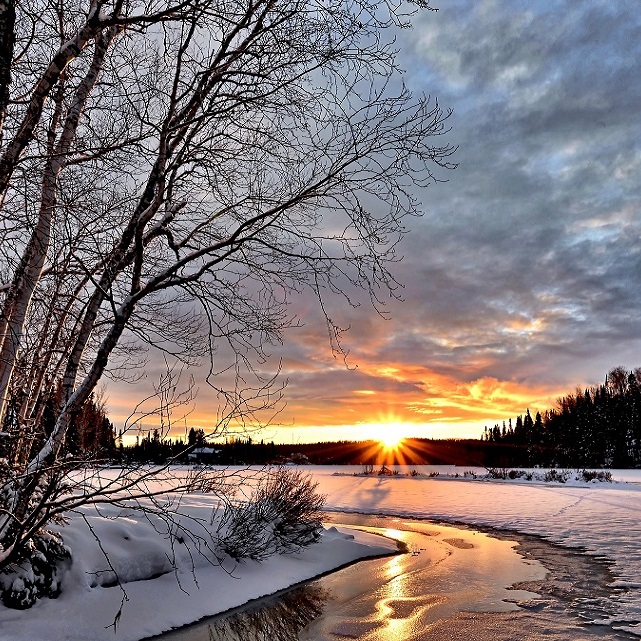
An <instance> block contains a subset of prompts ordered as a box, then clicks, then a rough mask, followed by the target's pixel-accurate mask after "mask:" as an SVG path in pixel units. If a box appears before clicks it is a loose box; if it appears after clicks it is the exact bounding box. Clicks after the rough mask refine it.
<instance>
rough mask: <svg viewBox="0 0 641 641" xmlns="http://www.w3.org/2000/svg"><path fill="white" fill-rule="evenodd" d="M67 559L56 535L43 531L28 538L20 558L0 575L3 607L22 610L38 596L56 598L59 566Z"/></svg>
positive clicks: (66, 554) (29, 605)
mask: <svg viewBox="0 0 641 641" xmlns="http://www.w3.org/2000/svg"><path fill="white" fill-rule="evenodd" d="M70 558H71V555H70V553H69V550H68V549H67V548H66V547H65V546H64V545H63V542H62V538H61V537H60V535H59V534H56V533H53V532H43V533H41V534H38V535H37V536H35V537H33V538H32V539H30V540H29V541H28V543H27V545H26V546H25V547H24V549H23V551H22V554H21V557H20V559H19V560H18V561H16V562H14V563H12V564H11V565H9V566H8V567H6V568H5V569H4V570H2V572H0V598H1V599H2V602H3V603H4V605H5V606H7V607H9V608H17V609H19V610H25V609H27V608H30V607H31V606H32V605H33V604H34V603H35V602H36V601H37V600H38V599H39V598H41V597H50V598H53V597H56V596H58V594H59V593H60V583H59V570H60V565H61V563H62V562H63V561H66V560H68V559H70Z"/></svg>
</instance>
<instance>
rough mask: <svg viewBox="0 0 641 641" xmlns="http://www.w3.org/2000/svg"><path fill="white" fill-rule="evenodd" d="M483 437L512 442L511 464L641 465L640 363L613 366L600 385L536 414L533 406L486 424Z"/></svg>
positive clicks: (504, 444)
mask: <svg viewBox="0 0 641 641" xmlns="http://www.w3.org/2000/svg"><path fill="white" fill-rule="evenodd" d="M482 440H483V441H484V442H487V443H493V444H500V445H502V446H507V448H508V452H509V455H508V458H509V459H510V460H509V463H508V464H509V465H512V466H521V467H523V466H532V465H540V466H544V467H554V466H562V467H577V468H578V467H613V468H630V467H639V466H641V368H636V369H634V370H633V371H627V370H626V369H625V368H623V367H615V368H614V369H612V370H610V372H609V373H608V374H607V376H606V378H605V382H604V383H603V384H601V385H598V386H595V387H590V388H587V389H585V390H580V389H577V390H576V391H575V393H574V394H568V395H566V396H563V397H562V398H560V399H558V401H557V404H556V407H555V408H552V409H548V410H546V411H544V412H543V414H541V413H540V412H537V413H536V416H535V418H534V419H533V418H532V416H531V414H530V410H529V409H528V410H526V412H525V415H524V416H518V417H517V418H516V420H515V422H514V424H513V423H512V420H511V419H510V420H509V421H508V423H507V425H506V423H505V422H503V425H502V426H500V425H498V424H496V425H495V426H494V427H493V428H492V429H488V428H487V427H486V428H485V432H484V434H483V438H482Z"/></svg>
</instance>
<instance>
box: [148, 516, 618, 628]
mask: <svg viewBox="0 0 641 641" xmlns="http://www.w3.org/2000/svg"><path fill="white" fill-rule="evenodd" d="M349 514H351V515H352V519H349V520H358V519H359V518H360V517H362V518H364V519H365V520H370V521H371V520H373V521H377V520H379V521H380V520H381V519H382V520H383V521H384V522H385V523H382V524H386V525H388V526H390V527H392V526H393V525H394V521H397V522H398V521H411V522H414V524H415V525H423V526H426V527H427V528H429V527H430V526H433V528H438V527H445V528H450V527H452V524H449V523H448V524H444V523H441V522H439V523H437V522H435V521H430V520H426V519H403V517H400V518H399V517H390V516H385V517H381V516H379V515H356V514H354V513H353V512H352V513H349ZM328 516H330V518H332V519H334V520H333V521H330V523H332V522H335V521H336V519H338V520H343V519H342V517H345V516H348V515H347V514H345V513H340V512H338V513H337V512H334V513H333V514H331V515H328ZM341 525H346V526H353V527H359V525H361V526H363V524H362V523H341ZM379 525H381V524H379ZM363 527H367V526H363ZM455 527H456V528H457V529H458V530H461V531H463V532H465V533H466V534H467V538H468V539H469V537H470V536H475V535H476V534H485V535H488V536H489V538H492V539H495V540H498V541H501V542H503V543H508V542H509V541H511V542H513V543H514V542H516V543H515V544H514V545H518V547H516V548H515V549H516V551H517V553H518V554H519V556H521V557H523V558H524V559H526V560H527V559H530V560H532V559H535V558H541V557H543V558H544V559H545V560H547V561H548V565H550V557H549V554H548V553H547V551H549V549H550V548H551V547H553V546H552V544H548V543H546V542H545V541H543V540H539V539H537V537H531V536H528V535H521V533H518V532H514V531H511V532H508V531H498V530H494V529H491V528H483V529H484V530H487V531H486V532H481V528H474V527H471V526H469V525H465V524H461V525H460V526H459V525H458V524H457V526H455ZM368 531H369V530H368ZM423 534H426V533H425V532H423ZM427 534H428V535H429V534H430V533H429V532H428V533H427ZM441 541H442V542H443V543H446V544H447V545H448V546H451V547H452V548H456V549H458V550H461V551H466V550H468V551H469V550H471V549H472V548H474V547H477V546H476V545H472V544H471V543H469V541H468V542H466V541H465V540H464V539H463V538H460V539H458V538H456V537H450V538H445V539H441ZM461 543H462V544H463V545H461ZM554 547H556V548H557V549H558V554H559V555H560V557H561V558H567V555H568V552H567V550H564V549H563V548H562V547H561V546H554ZM417 553H418V552H413V553H412V554H417ZM575 555H576V557H577V558H578V557H580V558H581V559H583V560H585V557H584V556H581V555H580V554H579V553H575ZM386 556H389V555H380V556H379V557H377V558H378V559H380V558H385V557H386ZM393 556H396V555H393ZM570 556H572V554H570ZM368 561H369V562H370V566H371V562H372V561H373V559H365V560H363V561H357V562H355V563H349V564H345V565H344V566H343V567H342V569H343V570H345V569H346V568H350V567H352V566H356V565H360V564H361V563H367V562H368ZM437 564H438V562H437ZM437 564H436V565H437ZM552 565H553V567H552V568H551V569H550V568H549V567H548V566H547V565H546V576H545V578H544V579H542V580H538V581H530V582H522V583H512V584H511V592H513V593H514V595H515V596H516V595H517V594H519V592H518V591H519V590H527V592H528V593H529V594H530V595H531V593H532V592H536V593H537V595H539V596H538V598H537V599H536V600H531V598H528V600H527V601H525V602H523V601H522V600H518V599H517V600H516V602H515V601H513V600H510V599H505V602H506V603H513V604H514V603H518V604H519V606H520V609H519V610H518V611H515V612H496V611H493V612H466V611H461V612H459V613H457V614H455V615H453V616H451V617H449V618H446V619H443V620H441V621H438V622H437V623H436V624H435V625H437V627H438V626H441V627H442V626H444V625H445V623H446V621H447V622H448V625H451V626H454V627H459V628H460V627H461V626H462V627H463V628H465V626H469V625H472V626H473V627H474V629H475V630H476V629H477V628H478V626H483V625H485V626H486V627H487V626H489V627H490V628H492V629H494V630H495V631H496V626H499V628H500V627H501V626H503V627H505V626H508V627H510V626H514V625H518V623H517V622H518V621H519V620H520V619H521V618H522V617H523V616H526V617H531V616H533V614H532V613H533V612H534V611H535V610H537V609H541V608H543V607H546V608H548V609H549V608H550V603H549V602H550V601H551V600H556V601H559V599H560V597H561V596H563V595H560V594H559V593H558V589H556V588H557V586H556V584H555V581H557V582H558V581H559V580H562V579H563V578H564V577H565V575H563V573H560V572H559V568H560V566H561V565H562V564H559V563H553V564H552ZM587 565H588V566H589V567H588V568H587V569H590V570H594V566H592V565H591V564H589V563H588V564H587ZM573 567H574V566H573ZM604 567H605V566H604ZM552 572H553V573H555V577H553V579H552V580H551V578H550V574H551V573H552ZM337 576H340V573H339V570H338V569H337V570H336V571H332V572H327V573H323V577H325V578H326V579H328V581H323V577H320V578H319V577H317V578H315V579H310V580H309V581H303V582H299V583H298V584H296V585H293V586H291V587H290V588H287V589H285V590H279V591H277V592H275V593H274V594H272V595H270V596H265V597H261V598H260V599H257V600H253V601H250V602H248V603H246V604H244V605H243V606H239V607H236V608H233V609H230V610H228V611H227V612H226V613H224V614H223V613H221V614H220V615H216V616H214V617H207V618H205V619H203V620H201V621H200V622H198V623H193V624H190V625H189V626H184V627H181V628H179V629H177V630H175V631H174V632H171V633H167V634H165V635H159V636H156V637H150V639H157V640H158V641H160V639H167V641H170V640H171V639H176V641H177V640H178V639H183V638H184V639H189V638H191V636H190V631H194V632H196V631H197V628H198V627H200V628H203V626H208V625H213V626H214V627H217V626H219V625H222V624H223V623H222V622H223V621H224V620H227V619H230V618H233V617H243V616H245V617H247V616H248V615H249V613H254V612H255V611H257V610H259V609H260V607H261V606H262V605H266V606H268V607H271V606H270V604H271V605H273V604H274V602H275V601H278V599H279V597H286V598H288V595H293V594H294V593H295V592H296V590H300V589H304V588H305V587H310V586H312V587H313V586H318V585H325V584H326V583H328V582H329V583H332V582H333V581H334V578H335V577H337ZM599 576H602V573H601V574H599ZM537 595H531V596H537ZM565 596H566V597H567V596H568V595H567V594H566V595H565ZM292 598H293V597H292ZM431 598H433V597H431ZM543 601H545V606H543V605H541V604H542V602H543ZM403 602H404V601H403V600H401V601H398V598H396V599H395V600H394V601H393V602H391V604H392V607H395V608H398V607H399V605H400V604H402V603H403ZM407 603H410V602H407ZM526 604H527V605H526ZM401 611H402V608H401ZM552 614H553V615H554V616H556V617H557V618H558V616H559V613H558V612H553V613H552ZM251 616H256V615H255V614H251ZM316 616H319V615H318V614H316ZM394 616H396V615H394ZM536 617H537V620H538V618H539V617H540V613H537V614H536ZM490 623H491V625H490ZM566 623H567V622H564V625H565V624H566ZM575 623H576V621H575ZM548 624H549V621H548ZM315 625H316V623H314V624H313V625H312V627H315ZM608 631H609V632H611V629H610V628H608ZM195 638H196V637H195V636H194V639H195ZM202 638H205V637H202ZM212 638H218V637H212ZM220 638H226V637H225V636H222V637H220ZM248 638H251V637H248ZM287 638H295V637H293V636H292V637H287ZM301 638H303V637H301ZM305 638H307V637H305ZM309 638H316V637H313V636H312V637H309ZM319 638H325V637H319ZM355 638H358V637H357V636H356V637H355ZM430 638H431V637H430ZM457 638H458V637H457ZM483 638H484V637H483ZM487 638H488V639H493V638H497V639H498V638H500V637H494V636H488V637H487ZM506 638H507V637H506ZM541 638H547V637H541ZM550 638H553V637H550ZM554 638H556V637H554ZM559 638H561V637H559ZM568 638H576V639H580V638H583V637H580V636H576V637H568ZM608 638H612V636H611V635H610V636H609V637H608ZM619 638H621V639H623V638H628V637H623V636H620V637H619Z"/></svg>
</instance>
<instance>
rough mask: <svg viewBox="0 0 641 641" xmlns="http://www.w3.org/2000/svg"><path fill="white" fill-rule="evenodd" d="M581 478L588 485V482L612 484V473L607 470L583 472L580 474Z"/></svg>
mask: <svg viewBox="0 0 641 641" xmlns="http://www.w3.org/2000/svg"><path fill="white" fill-rule="evenodd" d="M581 478H582V479H583V480H584V481H585V482H586V483H589V482H590V481H594V480H597V481H606V482H608V483H612V472H609V471H607V470H598V471H597V470H583V471H582V472H581Z"/></svg>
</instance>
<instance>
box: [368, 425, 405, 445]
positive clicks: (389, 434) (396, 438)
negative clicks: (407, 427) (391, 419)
mask: <svg viewBox="0 0 641 641" xmlns="http://www.w3.org/2000/svg"><path fill="white" fill-rule="evenodd" d="M372 428H373V429H372V437H373V438H374V439H375V440H377V441H378V442H379V443H380V444H381V445H382V446H383V448H384V449H386V450H394V449H396V448H398V447H399V446H400V444H401V443H402V441H403V439H404V438H405V436H406V435H405V433H404V426H403V425H401V424H400V423H382V424H379V425H375V426H372Z"/></svg>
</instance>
